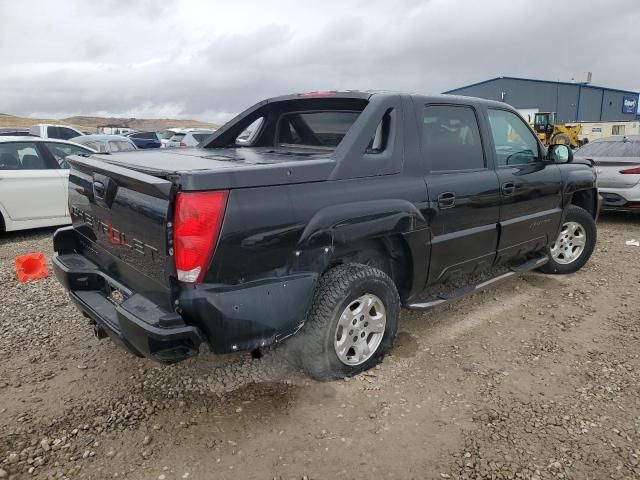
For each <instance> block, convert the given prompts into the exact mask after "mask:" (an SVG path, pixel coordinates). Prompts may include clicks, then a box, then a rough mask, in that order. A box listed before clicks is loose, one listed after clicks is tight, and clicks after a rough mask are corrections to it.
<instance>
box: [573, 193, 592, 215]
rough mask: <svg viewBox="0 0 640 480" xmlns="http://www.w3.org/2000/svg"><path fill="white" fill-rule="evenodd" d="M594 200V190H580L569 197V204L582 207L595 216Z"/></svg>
mask: <svg viewBox="0 0 640 480" xmlns="http://www.w3.org/2000/svg"><path fill="white" fill-rule="evenodd" d="M596 200H597V199H596V193H595V190H580V191H578V192H575V193H574V194H573V196H572V197H571V204H572V205H576V206H578V207H580V208H584V209H585V210H586V211H587V212H589V213H590V214H591V216H592V217H593V218H595V217H596Z"/></svg>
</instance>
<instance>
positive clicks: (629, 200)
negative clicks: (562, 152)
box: [575, 135, 640, 212]
mask: <svg viewBox="0 0 640 480" xmlns="http://www.w3.org/2000/svg"><path fill="white" fill-rule="evenodd" d="M575 156H576V158H579V159H581V160H591V161H593V162H594V163H595V166H596V173H597V175H598V189H599V191H600V194H601V195H602V197H603V198H604V203H603V205H602V207H603V208H604V209H606V210H622V211H629V212H640V135H633V136H628V137H625V136H613V137H606V138H599V139H597V140H594V141H592V142H591V143H588V144H587V145H585V146H583V147H582V148H580V149H579V150H577V151H576V152H575Z"/></svg>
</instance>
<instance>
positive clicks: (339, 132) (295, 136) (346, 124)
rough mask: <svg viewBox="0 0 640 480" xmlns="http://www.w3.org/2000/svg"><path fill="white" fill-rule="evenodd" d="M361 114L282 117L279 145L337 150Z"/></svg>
mask: <svg viewBox="0 0 640 480" xmlns="http://www.w3.org/2000/svg"><path fill="white" fill-rule="evenodd" d="M359 115H360V112H354V111H325V112H293V113H287V114H285V115H283V116H282V117H280V125H279V129H278V142H277V143H278V144H280V145H300V146H307V147H327V148H332V149H333V148H335V147H337V146H338V144H339V143H340V142H341V141H342V139H343V137H344V136H345V135H346V133H347V132H348V131H349V129H350V128H351V126H352V125H353V124H354V122H355V121H356V119H357V118H358V116H359Z"/></svg>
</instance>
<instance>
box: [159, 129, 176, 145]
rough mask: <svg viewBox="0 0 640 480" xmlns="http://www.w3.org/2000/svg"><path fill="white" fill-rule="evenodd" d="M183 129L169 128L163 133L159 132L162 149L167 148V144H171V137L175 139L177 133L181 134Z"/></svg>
mask: <svg viewBox="0 0 640 480" xmlns="http://www.w3.org/2000/svg"><path fill="white" fill-rule="evenodd" d="M181 131H182V129H180V128H168V129H166V130H162V131H161V132H158V136H159V137H160V143H162V148H165V147H166V146H167V143H169V140H171V137H173V136H174V135H175V134H176V133H179V132H181Z"/></svg>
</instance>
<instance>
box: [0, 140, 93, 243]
mask: <svg viewBox="0 0 640 480" xmlns="http://www.w3.org/2000/svg"><path fill="white" fill-rule="evenodd" d="M89 153H95V152H94V150H91V149H90V148H87V147H84V146H82V145H76V144H74V143H71V142H68V141H65V140H56V139H43V138H39V137H30V136H23V137H4V136H3V137H0V231H13V230H22V229H25V228H37V227H47V226H54V225H64V224H68V223H71V218H70V217H69V209H68V207H67V197H68V195H67V179H68V178H69V170H68V168H69V166H68V165H67V162H66V158H67V157H68V156H69V155H77V154H89Z"/></svg>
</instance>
